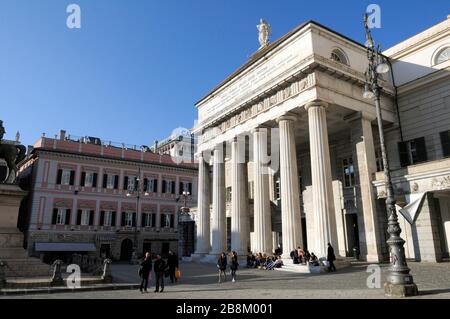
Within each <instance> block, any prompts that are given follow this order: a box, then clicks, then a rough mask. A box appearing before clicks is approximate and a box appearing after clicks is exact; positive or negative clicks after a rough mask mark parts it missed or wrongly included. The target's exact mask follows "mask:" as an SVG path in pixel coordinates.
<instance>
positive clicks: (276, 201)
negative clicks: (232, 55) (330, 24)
mask: <svg viewBox="0 0 450 319" xmlns="http://www.w3.org/2000/svg"><path fill="white" fill-rule="evenodd" d="M266 24H267V23H265V22H264V21H262V22H261V25H260V26H261V28H260V29H261V30H264V29H265V28H263V27H264V26H266V29H267V27H268V25H266ZM358 26H359V25H358ZM272 27H274V28H276V26H272ZM268 36H269V33H262V32H261V31H260V44H261V46H260V47H258V48H255V49H256V51H255V53H254V54H253V55H251V56H250V58H249V59H248V60H247V61H246V62H245V63H244V64H243V65H242V66H241V67H240V68H238V69H237V70H236V71H235V72H233V73H232V74H231V75H230V76H229V77H227V78H226V79H225V80H223V81H222V82H221V83H220V84H218V85H217V86H216V87H215V88H214V89H213V90H211V91H210V92H209V93H208V94H206V95H205V97H203V98H202V99H201V100H200V101H198V102H197V104H196V107H197V110H198V122H197V125H196V126H195V127H194V129H193V133H194V134H196V135H197V136H198V144H197V152H196V154H197V157H198V163H199V176H198V187H199V188H198V201H197V204H198V207H196V208H194V209H192V212H193V216H194V219H195V221H196V232H197V235H196V251H195V256H194V257H198V258H205V260H208V259H209V260H214V258H215V257H216V256H217V254H218V253H219V252H221V251H225V250H227V249H228V250H235V251H237V252H238V254H240V255H242V254H246V253H247V252H248V251H252V252H253V253H259V252H261V253H267V254H271V253H274V252H275V251H276V250H278V252H280V253H281V254H282V257H283V258H285V259H287V260H289V258H290V257H289V255H290V252H291V251H292V249H294V248H297V247H303V248H307V249H308V250H309V251H310V252H311V251H312V252H314V253H315V254H316V255H317V256H319V257H325V256H326V254H327V243H328V242H330V243H331V244H332V245H333V246H334V248H335V252H336V254H337V255H339V256H353V253H354V251H359V252H360V257H361V259H364V260H367V261H371V262H378V261H383V260H389V257H390V255H389V248H388V245H387V244H386V241H387V239H388V234H387V228H388V227H387V224H388V217H387V213H386V206H385V200H386V188H385V177H384V175H383V164H382V156H381V148H380V141H379V138H378V135H379V134H378V127H377V121H376V119H377V114H376V110H375V107H374V103H373V100H368V99H365V98H364V96H363V92H364V89H365V84H366V77H365V71H366V69H367V65H368V60H367V48H366V47H365V45H363V44H361V43H359V42H357V41H354V40H352V39H349V38H348V37H346V36H345V35H342V34H340V33H338V32H336V31H334V30H331V29H330V28H327V27H325V26H323V25H321V24H319V23H317V22H314V21H308V22H305V23H303V24H301V25H299V26H298V27H296V28H295V29H293V30H292V31H290V32H288V33H287V34H285V35H284V36H282V37H281V38H279V39H277V40H276V41H274V42H270V41H269V39H268ZM261 40H264V41H261ZM255 42H256V41H255ZM255 44H256V43H255ZM383 53H384V55H385V56H386V57H388V58H389V62H390V64H391V68H390V69H391V70H392V72H390V73H387V74H384V75H383V77H382V78H381V79H380V80H379V83H380V86H381V88H382V90H381V113H382V118H383V126H384V129H383V130H384V135H385V138H386V146H387V151H388V157H389V164H390V168H391V176H392V182H393V185H394V193H395V199H396V201H397V210H398V213H399V222H400V226H401V228H402V233H401V237H402V238H403V239H404V240H405V241H406V244H405V246H404V247H405V253H406V257H407V258H410V259H415V260H418V261H429V262H439V261H441V260H442V259H444V258H448V257H449V248H450V247H449V246H450V17H449V18H447V19H446V20H445V21H443V22H441V23H439V24H437V25H435V26H433V27H431V28H429V29H428V30H425V31H423V32H421V33H419V34H417V35H415V36H413V37H411V38H409V39H408V40H406V41H404V42H401V43H399V44H397V45H395V46H394V47H392V48H390V49H388V50H386V51H384V52H383ZM211 257H214V258H211Z"/></svg>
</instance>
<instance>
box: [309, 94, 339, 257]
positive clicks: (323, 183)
mask: <svg viewBox="0 0 450 319" xmlns="http://www.w3.org/2000/svg"><path fill="white" fill-rule="evenodd" d="M326 107H327V104H326V103H324V102H321V101H314V102H311V103H308V104H306V106H305V109H306V110H307V111H308V121H309V143H310V153H311V179H312V197H313V203H312V204H313V205H312V206H313V212H314V229H312V230H311V231H313V232H314V238H315V240H314V242H312V243H308V246H310V247H309V248H310V251H313V252H314V253H315V254H316V255H317V256H318V257H326V256H327V244H328V243H331V245H332V246H333V247H334V248H335V252H337V251H338V247H337V246H338V242H337V236H336V219H335V212H334V199H333V186H332V179H331V164H330V150H329V145H328V129H327V116H326V111H325V108H326Z"/></svg>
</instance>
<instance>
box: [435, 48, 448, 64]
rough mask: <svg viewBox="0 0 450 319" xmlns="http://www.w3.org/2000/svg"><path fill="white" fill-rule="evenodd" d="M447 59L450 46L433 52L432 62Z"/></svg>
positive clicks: (442, 61) (437, 62)
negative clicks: (435, 52)
mask: <svg viewBox="0 0 450 319" xmlns="http://www.w3.org/2000/svg"><path fill="white" fill-rule="evenodd" d="M448 60H450V46H446V47H444V48H442V49H440V50H439V51H438V52H437V54H435V56H434V61H433V64H434V65H437V64H441V63H444V62H446V61H448Z"/></svg>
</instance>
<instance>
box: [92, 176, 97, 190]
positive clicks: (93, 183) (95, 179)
mask: <svg viewBox="0 0 450 319" xmlns="http://www.w3.org/2000/svg"><path fill="white" fill-rule="evenodd" d="M97 176H98V174H97V173H94V176H93V177H92V187H97Z"/></svg>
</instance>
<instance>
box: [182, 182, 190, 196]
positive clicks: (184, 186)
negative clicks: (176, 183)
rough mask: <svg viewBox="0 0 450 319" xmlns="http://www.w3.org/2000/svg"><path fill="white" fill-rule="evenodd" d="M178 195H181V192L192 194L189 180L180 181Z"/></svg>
mask: <svg viewBox="0 0 450 319" xmlns="http://www.w3.org/2000/svg"><path fill="white" fill-rule="evenodd" d="M179 191H180V195H183V192H188V193H189V194H191V195H192V183H189V182H180V189H179Z"/></svg>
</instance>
